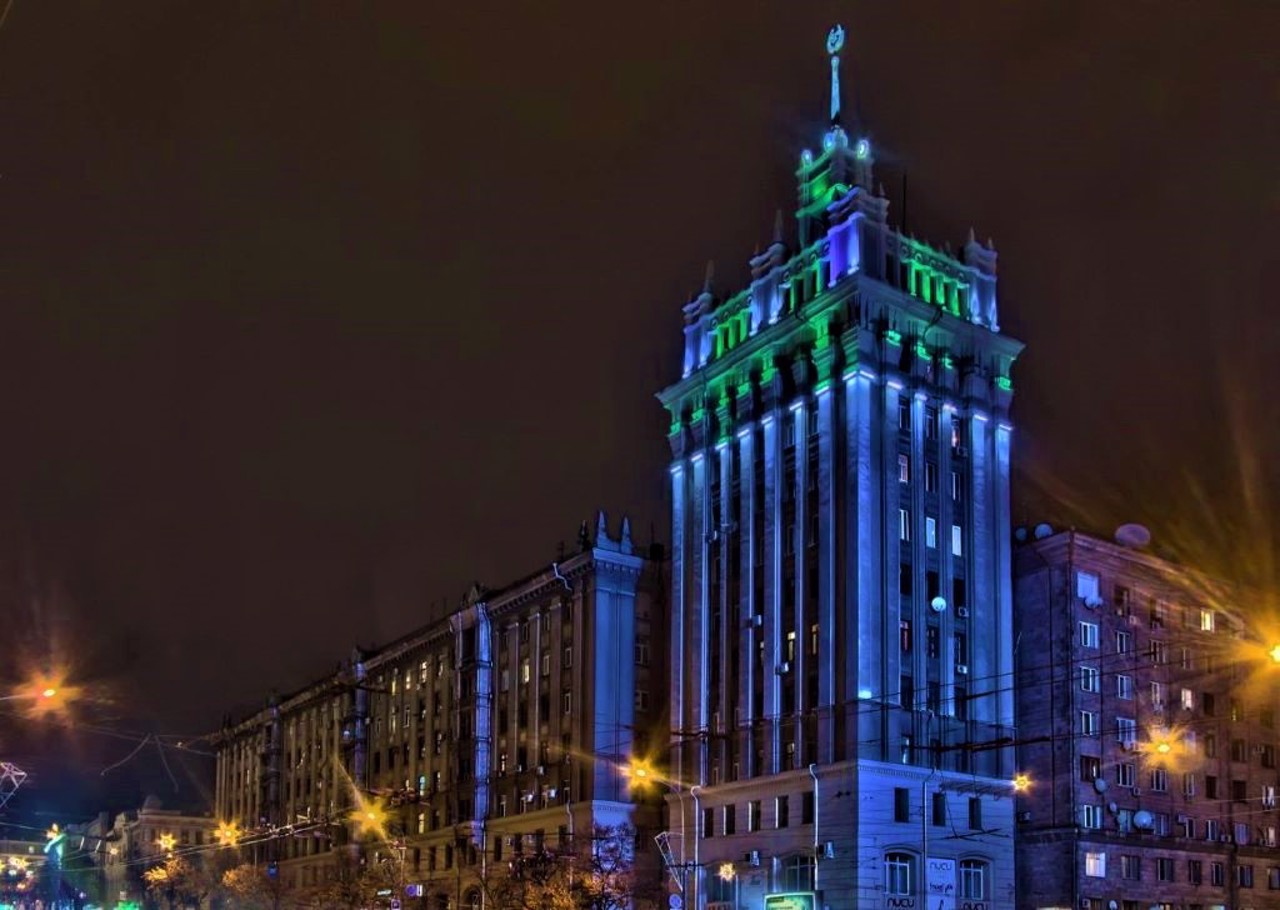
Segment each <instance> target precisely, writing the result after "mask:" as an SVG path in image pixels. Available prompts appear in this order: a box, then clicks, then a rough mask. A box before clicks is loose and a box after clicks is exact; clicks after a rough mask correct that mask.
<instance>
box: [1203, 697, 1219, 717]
mask: <svg viewBox="0 0 1280 910" xmlns="http://www.w3.org/2000/svg"><path fill="white" fill-rule="evenodd" d="M1200 710H1201V711H1203V712H1204V716H1205V717H1213V716H1214V714H1216V713H1217V710H1218V702H1217V699H1215V698H1214V697H1213V693H1212V692H1201V693H1200Z"/></svg>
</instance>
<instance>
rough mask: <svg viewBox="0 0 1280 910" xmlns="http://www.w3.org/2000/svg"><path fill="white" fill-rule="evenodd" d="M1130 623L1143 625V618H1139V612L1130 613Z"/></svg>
mask: <svg viewBox="0 0 1280 910" xmlns="http://www.w3.org/2000/svg"><path fill="white" fill-rule="evenodd" d="M1129 625H1131V626H1140V625H1142V620H1141V619H1139V618H1138V614H1137V613H1130V614H1129Z"/></svg>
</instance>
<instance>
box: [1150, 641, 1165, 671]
mask: <svg viewBox="0 0 1280 910" xmlns="http://www.w3.org/2000/svg"><path fill="white" fill-rule="evenodd" d="M1147 657H1149V658H1150V659H1151V662H1152V663H1153V664H1156V665H1158V666H1164V665H1165V664H1167V663H1168V662H1169V643H1168V642H1167V641H1156V640H1154V639H1152V641H1151V643H1150V644H1149V645H1148V646H1147Z"/></svg>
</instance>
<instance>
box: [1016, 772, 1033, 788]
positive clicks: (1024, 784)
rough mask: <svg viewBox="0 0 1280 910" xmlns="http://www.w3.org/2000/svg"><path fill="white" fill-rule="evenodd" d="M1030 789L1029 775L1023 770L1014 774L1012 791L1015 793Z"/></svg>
mask: <svg viewBox="0 0 1280 910" xmlns="http://www.w3.org/2000/svg"><path fill="white" fill-rule="evenodd" d="M1030 789H1031V775H1029V774H1027V773H1025V772H1023V773H1020V774H1015V775H1014V777H1013V791H1014V792H1015V793H1026V792H1027V791H1028V790H1030Z"/></svg>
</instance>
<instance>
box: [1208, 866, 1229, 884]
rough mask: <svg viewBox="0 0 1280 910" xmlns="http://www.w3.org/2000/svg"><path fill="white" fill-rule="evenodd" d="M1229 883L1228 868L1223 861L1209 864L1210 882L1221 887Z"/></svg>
mask: <svg viewBox="0 0 1280 910" xmlns="http://www.w3.org/2000/svg"><path fill="white" fill-rule="evenodd" d="M1226 883H1227V870H1226V868H1225V867H1224V866H1223V864H1222V863H1210V864H1209V884H1211V885H1213V886H1215V887H1217V888H1221V887H1222V886H1223V885H1225V884H1226Z"/></svg>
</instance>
